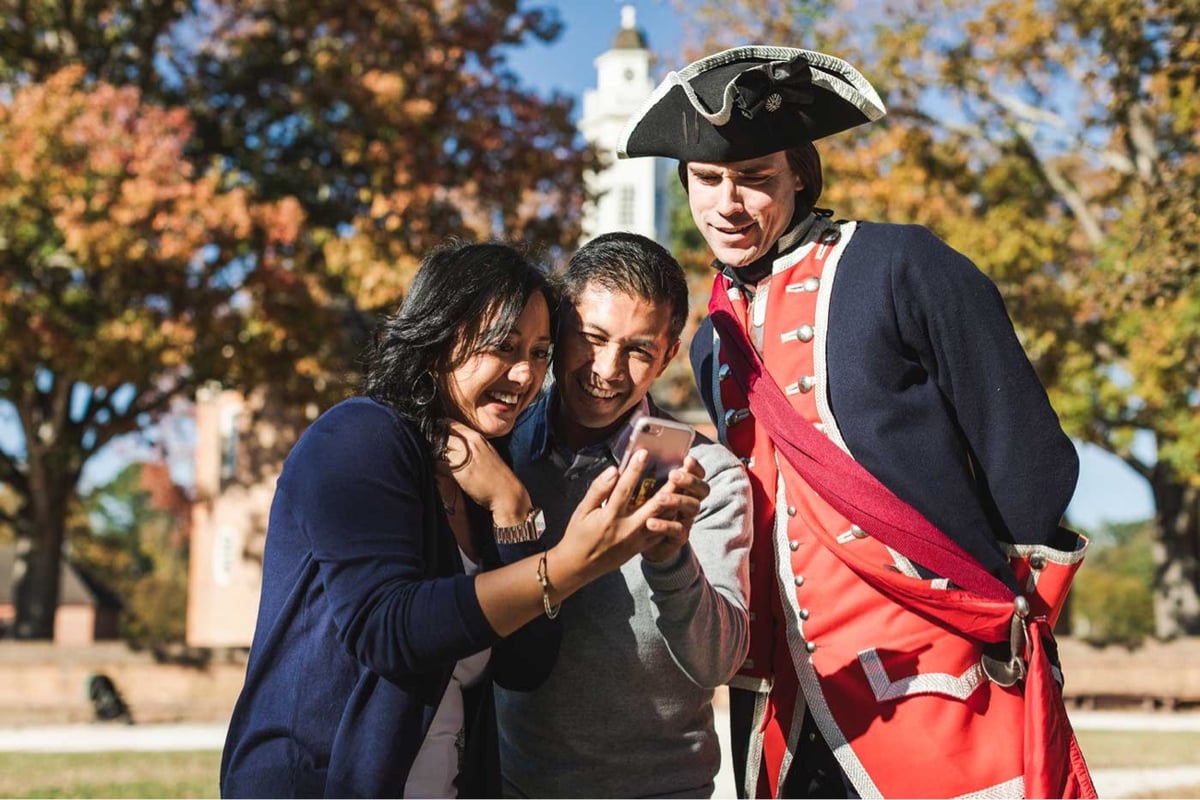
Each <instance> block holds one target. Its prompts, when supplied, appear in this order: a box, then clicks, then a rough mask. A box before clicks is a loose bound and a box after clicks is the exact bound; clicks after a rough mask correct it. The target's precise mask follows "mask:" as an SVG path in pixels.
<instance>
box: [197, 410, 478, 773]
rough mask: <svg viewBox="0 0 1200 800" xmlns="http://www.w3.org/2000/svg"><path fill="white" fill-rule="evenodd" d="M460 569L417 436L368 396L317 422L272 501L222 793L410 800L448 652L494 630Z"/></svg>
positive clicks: (450, 661) (460, 651)
mask: <svg viewBox="0 0 1200 800" xmlns="http://www.w3.org/2000/svg"><path fill="white" fill-rule="evenodd" d="M475 511H478V509H476V510H475ZM476 529H477V530H478V528H477V527H476ZM482 538H485V539H487V540H489V541H490V537H482ZM481 544H482V545H483V546H486V542H482V543H481ZM495 561H496V556H495V552H494V547H493V548H491V550H490V551H487V550H485V563H489V562H490V563H495ZM462 573H463V567H462V560H461V557H460V556H459V552H458V547H457V545H456V543H455V540H454V536H453V533H452V532H451V531H450V529H449V527H448V524H447V521H446V517H445V514H444V513H443V512H442V511H441V507H440V504H439V502H438V499H437V487H436V481H435V478H434V473H433V463H432V460H431V456H430V452H429V447H428V445H427V444H426V443H425V441H424V439H423V437H422V436H421V435H420V433H419V432H418V431H417V430H416V429H415V428H414V427H413V426H412V425H410V424H408V423H406V422H405V421H403V420H402V419H401V418H400V417H399V416H398V415H397V414H396V413H395V411H393V410H392V409H391V408H390V407H388V406H385V405H383V404H381V403H377V402H375V401H373V400H370V399H367V398H361V397H359V398H353V399H350V400H347V401H344V402H342V403H340V404H338V405H337V406H335V407H333V408H332V409H330V410H329V411H328V412H326V413H325V414H324V415H322V416H321V417H320V418H319V419H318V420H317V421H316V422H314V423H313V424H312V425H311V426H310V427H309V428H308V429H307V430H306V431H305V432H304V434H303V436H301V437H300V440H299V442H297V444H296V446H295V448H294V449H293V450H292V452H291V454H290V455H289V456H288V459H287V461H286V462H285V464H284V468H283V473H282V474H281V475H280V477H279V482H278V485H277V487H276V491H275V498H274V502H273V503H272V506H271V515H270V521H269V526H268V530H267V541H266V550H265V554H264V557H263V587H262V600H261V604H260V606H259V611H258V622H257V628H256V629H255V633H254V642H253V645H252V647H251V649H250V659H249V664H248V667H247V671H246V683H245V686H244V688H243V689H242V693H241V696H240V697H239V699H238V702H237V706H236V707H235V709H234V712H233V719H232V721H231V723H230V727H229V734H228V739H227V740H226V743H225V752H224V755H223V758H222V761H221V793H222V795H224V796H232V797H321V796H326V797H330V796H332V797H399V796H401V795H402V794H403V792H404V785H405V782H406V780H407V778H408V772H409V768H410V767H411V765H412V763H413V760H414V758H415V757H416V754H417V751H418V750H419V749H420V747H421V742H422V740H423V739H424V736H425V733H426V731H427V730H428V728H429V724H430V721H431V720H432V718H433V714H434V712H435V711H436V709H437V706H438V703H439V702H440V700H441V697H442V693H443V692H444V691H445V688H446V686H447V684H448V682H449V679H450V674H451V672H452V670H453V668H454V665H455V663H456V662H457V661H458V660H459V659H461V658H463V657H465V656H467V655H470V654H472V653H476V652H478V651H480V650H482V649H484V648H486V647H489V646H491V645H493V644H494V643H495V642H496V641H497V638H498V637H497V636H496V634H495V633H494V632H493V631H492V629H491V627H490V626H489V625H488V623H487V620H486V619H485V617H484V615H483V612H482V610H481V609H480V606H479V601H478V599H477V597H476V594H475V586H474V578H472V577H470V576H467V575H464V574H462ZM484 702H485V705H486V706H487V707H489V708H490V696H488V697H487V698H486V699H485V701H484ZM487 710H488V708H485V709H484V711H485V712H486V711H487ZM482 724H483V725H484V726H485V728H486V726H487V725H488V724H491V725H494V718H491V717H488V718H487V720H486V721H485V722H484V723H482ZM483 733H484V734H485V736H486V735H488V734H492V735H494V728H493V729H492V730H491V731H488V730H484V731H483ZM492 767H493V768H494V764H493V765H492ZM480 769H482V767H480V766H479V765H477V764H476V765H468V766H467V767H464V773H465V774H466V773H468V772H469V775H467V777H472V778H477V777H479V770H480ZM480 791H485V792H486V791H487V789H486V788H484V789H481V790H480ZM493 791H494V789H493ZM460 792H461V793H463V794H466V793H469V791H463V787H460Z"/></svg>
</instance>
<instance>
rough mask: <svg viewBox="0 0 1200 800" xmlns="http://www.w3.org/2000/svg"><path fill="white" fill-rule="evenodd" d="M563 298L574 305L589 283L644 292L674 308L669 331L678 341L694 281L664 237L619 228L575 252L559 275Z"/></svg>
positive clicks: (641, 294) (637, 293)
mask: <svg viewBox="0 0 1200 800" xmlns="http://www.w3.org/2000/svg"><path fill="white" fill-rule="evenodd" d="M558 283H559V289H560V291H561V292H562V297H563V300H564V301H565V302H567V303H570V304H572V305H574V304H575V303H576V302H578V300H579V297H580V295H582V294H583V292H584V291H586V290H587V287H588V285H589V284H593V283H595V284H599V285H600V286H603V287H604V288H606V289H609V290H612V291H617V292H623V293H625V294H628V295H631V296H633V297H640V298H642V299H644V300H649V301H650V302H652V303H655V304H662V303H666V304H667V305H668V306H670V309H671V323H670V328H669V330H668V333H669V334H670V339H671V341H672V342H675V341H676V340H678V339H679V335H680V334H681V333H682V332H683V326H684V325H685V324H686V323H687V315H688V285H687V277H686V276H685V275H684V273H683V267H681V266H679V262H678V261H676V260H675V257H674V256H672V255H671V253H670V252H669V251H668V250H667V249H666V248H665V247H663V246H662V245H660V244H659V243H658V242H656V241H654V240H653V239H650V238H648V237H646V236H642V235H641V234H638V233H628V232H624V231H618V232H615V233H605V234H603V235H601V236H597V237H596V238H595V239H592V240H591V241H589V242H588V243H587V244H585V245H583V247H580V248H579V249H578V250H577V251H575V255H573V256H572V257H571V261H570V263H568V264H567V268H566V269H565V270H564V271H563V272H562V274H561V275H560V276H559V281H558Z"/></svg>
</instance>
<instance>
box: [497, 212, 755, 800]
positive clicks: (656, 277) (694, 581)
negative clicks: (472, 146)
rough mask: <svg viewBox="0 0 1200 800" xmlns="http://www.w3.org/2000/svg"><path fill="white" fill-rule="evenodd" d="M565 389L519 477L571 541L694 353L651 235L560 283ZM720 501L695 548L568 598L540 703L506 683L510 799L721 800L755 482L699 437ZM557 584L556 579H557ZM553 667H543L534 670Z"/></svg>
mask: <svg viewBox="0 0 1200 800" xmlns="http://www.w3.org/2000/svg"><path fill="white" fill-rule="evenodd" d="M563 295H564V297H563V306H564V307H563V310H562V322H561V325H560V329H559V332H558V336H557V341H556V350H555V355H554V376H555V385H554V387H553V388H552V389H551V390H550V392H549V393H548V394H547V395H546V396H544V397H543V398H542V399H541V401H539V402H538V403H537V404H535V405H534V406H532V407H531V408H529V409H528V410H527V411H526V412H525V414H524V415H523V416H522V418H521V419H520V420H519V421H518V423H517V426H516V428H515V429H514V431H513V434H512V439H511V442H510V453H511V456H512V459H513V469H514V471H515V472H516V474H517V476H518V477H519V478H520V479H521V480H522V482H523V483H524V484H525V486H526V488H527V489H528V490H529V494H530V497H531V499H532V500H533V503H534V505H535V506H537V507H539V508H541V509H542V511H543V513H544V515H545V522H546V531H545V533H544V534H543V542H542V544H543V545H544V546H549V545H551V544H553V543H554V542H555V541H557V539H558V538H559V537H560V536H561V535H562V531H563V530H564V529H565V528H566V525H567V521H568V520H569V519H570V517H571V514H572V513H573V512H574V510H575V506H576V505H577V503H578V502H579V500H580V499H581V498H582V497H583V495H584V493H585V492H586V490H587V487H588V485H589V484H590V483H591V481H592V479H593V478H594V477H595V476H596V475H597V474H599V473H600V472H601V471H603V470H604V469H605V468H607V467H608V466H610V465H612V464H615V463H619V461H620V458H621V455H622V452H623V450H624V447H625V442H626V441H628V438H629V432H630V431H629V429H630V422H631V420H632V419H633V418H635V417H636V416H637V415H638V414H652V415H655V416H663V414H662V412H661V411H660V410H658V409H657V407H656V406H655V405H654V403H653V401H652V400H651V398H650V397H649V395H648V394H647V391H648V390H649V388H650V384H651V383H652V382H653V381H654V379H655V378H657V377H658V376H659V375H661V374H662V372H663V370H664V369H665V368H666V366H667V364H668V363H669V362H670V360H671V358H672V357H674V355H675V354H676V352H677V351H678V349H679V335H680V332H681V331H682V329H683V326H684V323H685V321H686V319H687V299H688V293H687V284H686V281H685V279H684V274H683V270H682V269H681V268H680V266H679V264H678V262H676V261H675V259H674V258H673V257H672V256H671V255H670V253H668V252H667V251H666V250H665V249H664V248H662V247H661V246H659V245H658V244H656V243H655V242H653V241H651V240H650V239H647V238H645V237H643V236H638V235H636V234H630V233H614V234H606V235H604V236H601V237H599V238H597V239H594V240H592V241H591V242H589V243H588V244H586V245H584V246H583V247H582V248H581V249H580V250H579V251H578V252H577V253H576V254H575V256H574V257H573V258H572V259H571V263H570V265H569V266H568V268H567V271H566V273H565V275H564V276H563ZM691 456H692V457H693V458H695V459H696V461H697V462H699V464H700V465H701V466H702V467H703V468H704V471H705V480H706V481H707V483H708V485H709V489H710V492H709V495H708V497H707V498H706V499H705V500H704V501H703V502H702V505H701V510H700V513H699V515H698V516H697V517H696V519H695V520H694V522H693V524H692V527H691V530H690V535H689V536H688V537H686V538H685V539H683V540H664V541H661V542H660V543H658V544H656V545H654V546H653V547H651V548H650V549H648V550H646V551H644V552H643V553H642V555H641V556H639V557H635V558H633V559H632V560H631V561H629V562H627V563H626V564H625V565H624V566H623V567H622V568H621V569H620V570H619V571H614V572H612V573H609V574H608V575H606V576H604V577H603V578H601V579H599V580H597V581H595V582H594V583H592V584H590V585H589V586H587V587H585V588H584V589H582V590H581V591H579V592H578V593H577V594H575V595H574V596H572V597H571V598H570V599H568V600H567V601H565V602H564V603H563V605H562V608H561V614H559V616H558V617H557V618H556V620H555V622H554V623H552V624H553V625H556V626H557V630H555V631H554V635H553V637H551V638H552V639H554V640H556V644H557V653H555V650H554V647H553V646H550V647H545V648H543V649H544V652H542V653H523V654H522V658H524V659H526V660H528V661H529V662H530V663H536V662H537V661H538V660H539V659H542V660H543V661H546V660H553V666H552V667H550V669H549V671H548V677H546V679H545V680H544V681H543V682H542V683H541V685H540V686H538V687H537V688H535V689H533V690H531V691H512V690H508V689H504V688H501V687H497V689H496V710H497V715H498V722H499V731H500V760H501V769H502V771H503V774H504V782H505V793H506V794H507V795H509V796H517V797H710V796H711V795H712V792H713V779H714V777H715V776H716V774H717V772H718V770H719V768H720V760H721V755H720V746H719V743H718V740H717V734H716V730H715V728H714V725H713V709H712V699H713V690H714V689H715V688H716V687H717V686H720V685H722V684H724V683H725V682H726V681H728V680H729V678H730V677H731V676H732V675H733V674H734V673H735V672H736V671H737V669H738V668H739V667H740V666H741V664H742V661H743V659H744V658H745V656H746V650H747V646H748V641H749V634H748V625H749V623H748V615H747V611H746V608H747V604H748V591H749V582H748V563H749V562H748V560H747V559H748V554H749V550H750V544H751V521H752V516H751V513H750V484H749V481H748V479H747V477H746V474H745V470H744V469H743V468H742V465H741V463H740V462H739V461H738V460H737V459H736V458H734V457H733V456H732V455H731V454H730V453H729V452H728V451H727V450H726V449H724V448H723V447H721V446H720V445H717V444H713V443H711V442H708V441H707V440H705V439H703V438H702V437H697V440H696V442H695V443H694V444H693V446H692V448H691ZM550 578H551V580H552V579H553V576H550ZM537 671H539V672H540V671H541V670H537Z"/></svg>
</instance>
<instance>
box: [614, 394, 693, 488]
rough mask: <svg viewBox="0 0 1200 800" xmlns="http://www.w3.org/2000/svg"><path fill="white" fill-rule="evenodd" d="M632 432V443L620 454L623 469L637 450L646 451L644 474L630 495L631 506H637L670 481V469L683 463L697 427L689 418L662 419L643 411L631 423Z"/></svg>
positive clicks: (622, 470)
mask: <svg viewBox="0 0 1200 800" xmlns="http://www.w3.org/2000/svg"><path fill="white" fill-rule="evenodd" d="M632 427H633V433H631V434H630V436H629V443H628V444H626V445H625V453H624V455H622V456H621V472H624V471H625V468H626V467H627V466H629V459H631V458H633V454H634V453H636V452H637V451H638V450H645V451H646V456H647V458H646V465H645V467H644V468H643V469H642V478H641V480H640V481H638V485H637V488H636V489H635V490H634V492H633V496H632V497H630V498H629V507H630V508H637V507H638V506H640V505H641V504H642V503H645V502H646V501H647V500H649V499H650V498H651V497H653V496H654V493H655V492H657V491H658V489H659V487H661V486H662V485H663V484H664V483H666V482H667V476H668V474H669V473H670V472H671V470H673V469H675V468H676V467H681V466H683V460H684V459H685V458H686V457H687V454H688V449H689V448H691V446H692V439H694V438H695V436H696V429H695V428H693V427H692V426H691V425H688V424H687V423H686V422H676V421H675V420H673V419H662V418H660V417H650V416H646V415H644V414H643V415H640V416H638V417H637V419H635V420H634V421H633V423H632Z"/></svg>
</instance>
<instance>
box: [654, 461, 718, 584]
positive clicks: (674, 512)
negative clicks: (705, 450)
mask: <svg viewBox="0 0 1200 800" xmlns="http://www.w3.org/2000/svg"><path fill="white" fill-rule="evenodd" d="M709 491H710V490H709V486H708V483H707V482H706V481H705V480H704V467H702V466H700V463H699V462H698V461H696V459H694V458H692V457H691V456H688V457H687V458H686V459H685V460H684V462H683V466H682V467H678V468H676V469H673V470H671V473H670V476H669V479H668V480H667V482H666V484H665V485H663V487H662V488H661V489H659V490H658V492H657V493H655V495H654V498H653V500H652V501H651V502H652V503H654V504H655V511H654V518H653V519H651V520H650V521H649V522H647V528H650V529H651V530H653V529H654V528H653V526H652V524H651V523H654V522H659V521H663V520H670V521H672V522H675V523H678V525H679V527H678V528H672V529H671V531H670V532H669V533H667V532H664V534H663V535H662V536H660V537H659V538H658V540H657V541H656V542H655V543H654V544H652V545H651V546H649V547H647V548H646V549H645V550H643V551H642V558H644V559H646V560H647V561H650V562H655V563H664V562H667V561H670V560H672V559H674V558H675V557H676V556H677V555H679V551H680V550H681V549H682V548H683V546H684V545H685V544H687V541H688V537H689V536H690V535H691V532H692V523H693V522H695V521H696V517H697V515H699V513H700V503H701V501H703V500H704V499H705V498H706V497H708V493H709Z"/></svg>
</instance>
